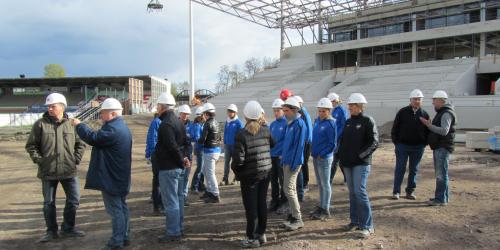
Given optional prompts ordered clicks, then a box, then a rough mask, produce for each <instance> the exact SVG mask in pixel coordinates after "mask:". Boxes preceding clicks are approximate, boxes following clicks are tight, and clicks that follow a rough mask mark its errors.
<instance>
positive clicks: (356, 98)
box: [347, 93, 368, 104]
mask: <svg viewBox="0 0 500 250" xmlns="http://www.w3.org/2000/svg"><path fill="white" fill-rule="evenodd" d="M353 103H362V104H366V103H368V102H367V101H366V98H365V96H364V95H363V94H361V93H352V94H351V95H350V96H349V100H347V104H353Z"/></svg>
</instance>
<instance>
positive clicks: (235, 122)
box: [219, 104, 243, 186]
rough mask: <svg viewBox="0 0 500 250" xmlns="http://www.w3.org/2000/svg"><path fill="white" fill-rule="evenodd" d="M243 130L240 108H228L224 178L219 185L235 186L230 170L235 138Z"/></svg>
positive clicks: (233, 106)
mask: <svg viewBox="0 0 500 250" xmlns="http://www.w3.org/2000/svg"><path fill="white" fill-rule="evenodd" d="M242 128H243V123H242V122H241V121H240V119H239V118H238V107H236V105H234V104H230V105H229V106H228V107H227V119H226V123H225V124H224V177H222V181H221V183H220V184H219V185H221V186H227V185H229V184H231V185H234V181H232V182H229V168H230V167H231V155H232V154H233V146H234V137H235V136H236V134H237V133H238V131H240V129H242Z"/></svg>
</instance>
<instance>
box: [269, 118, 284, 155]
mask: <svg viewBox="0 0 500 250" xmlns="http://www.w3.org/2000/svg"><path fill="white" fill-rule="evenodd" d="M286 127H287V124H286V118H285V116H282V117H280V118H278V119H276V120H275V121H273V122H272V123H271V125H270V126H269V129H270V130H271V137H272V138H273V140H274V147H273V148H271V157H280V156H281V154H282V151H283V142H284V140H285V133H286Z"/></svg>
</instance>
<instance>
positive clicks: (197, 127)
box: [191, 122, 203, 152]
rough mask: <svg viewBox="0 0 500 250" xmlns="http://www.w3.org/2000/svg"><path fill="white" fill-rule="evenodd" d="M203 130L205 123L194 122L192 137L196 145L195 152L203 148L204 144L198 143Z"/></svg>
mask: <svg viewBox="0 0 500 250" xmlns="http://www.w3.org/2000/svg"><path fill="white" fill-rule="evenodd" d="M202 131H203V123H199V122H193V126H191V136H192V138H191V139H192V141H193V142H194V143H195V146H194V150H195V152H200V151H201V150H203V145H202V144H199V143H198V140H200V137H201V132H202Z"/></svg>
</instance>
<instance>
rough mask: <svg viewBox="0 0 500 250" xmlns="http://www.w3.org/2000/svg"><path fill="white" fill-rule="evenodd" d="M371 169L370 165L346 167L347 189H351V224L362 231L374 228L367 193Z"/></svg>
mask: <svg viewBox="0 0 500 250" xmlns="http://www.w3.org/2000/svg"><path fill="white" fill-rule="evenodd" d="M370 168H371V166H370V165H358V166H354V167H344V174H345V175H346V176H345V177H346V179H347V188H348V189H349V205H350V207H349V215H350V218H351V224H353V225H356V226H358V227H359V228H361V229H371V228H373V222H372V208H371V205H370V199H369V197H368V192H367V191H366V183H367V181H368V176H369V175H370Z"/></svg>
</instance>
